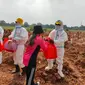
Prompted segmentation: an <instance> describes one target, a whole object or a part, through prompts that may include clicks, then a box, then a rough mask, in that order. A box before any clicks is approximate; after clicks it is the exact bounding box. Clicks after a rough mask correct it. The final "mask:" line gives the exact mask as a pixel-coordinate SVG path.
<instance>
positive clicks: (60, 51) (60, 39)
mask: <svg viewBox="0 0 85 85" xmlns="http://www.w3.org/2000/svg"><path fill="white" fill-rule="evenodd" d="M49 37H50V38H51V39H52V40H53V41H54V43H55V46H56V47H57V49H56V50H57V56H58V57H57V59H56V62H57V64H58V67H57V69H58V74H59V75H60V76H61V77H64V74H63V72H62V69H63V57H64V42H66V41H67V40H68V37H67V33H66V32H65V31H64V29H63V25H62V26H60V27H59V26H58V27H56V25H55V29H54V30H52V31H51V32H50V34H49ZM47 61H48V65H49V69H50V68H52V66H53V60H47Z"/></svg>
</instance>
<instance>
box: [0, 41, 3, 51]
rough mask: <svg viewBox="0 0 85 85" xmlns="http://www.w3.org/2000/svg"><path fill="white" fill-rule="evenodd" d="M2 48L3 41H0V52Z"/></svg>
mask: <svg viewBox="0 0 85 85" xmlns="http://www.w3.org/2000/svg"><path fill="white" fill-rule="evenodd" d="M2 50H3V43H1V42H0V52H1V51H2Z"/></svg>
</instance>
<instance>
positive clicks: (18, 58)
mask: <svg viewBox="0 0 85 85" xmlns="http://www.w3.org/2000/svg"><path fill="white" fill-rule="evenodd" d="M9 38H12V39H13V40H16V41H17V43H18V46H17V50H16V53H15V56H14V64H15V65H19V66H20V67H21V68H23V67H24V64H23V54H24V45H25V43H26V41H27V40H28V32H27V30H26V29H25V28H23V27H21V26H16V27H15V29H14V30H13V32H12V33H11V35H10V36H9Z"/></svg>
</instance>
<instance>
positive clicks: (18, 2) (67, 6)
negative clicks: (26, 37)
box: [0, 0, 85, 26]
mask: <svg viewBox="0 0 85 85" xmlns="http://www.w3.org/2000/svg"><path fill="white" fill-rule="evenodd" d="M17 17H22V18H23V19H24V21H27V22H28V23H29V24H32V23H38V22H41V23H43V24H54V23H55V21H56V20H58V19H61V20H62V21H63V22H64V24H66V25H68V26H76V25H78V26H80V24H81V22H82V24H83V25H85V0H0V20H5V21H6V22H13V21H15V19H16V18H17Z"/></svg>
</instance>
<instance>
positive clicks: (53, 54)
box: [44, 39, 57, 59]
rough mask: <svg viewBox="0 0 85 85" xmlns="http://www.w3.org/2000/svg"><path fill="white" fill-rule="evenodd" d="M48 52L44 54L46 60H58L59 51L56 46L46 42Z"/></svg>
mask: <svg viewBox="0 0 85 85" xmlns="http://www.w3.org/2000/svg"><path fill="white" fill-rule="evenodd" d="M49 40H50V39H49ZM46 45H47V50H46V51H45V52H44V54H45V58H46V59H55V58H57V50H56V47H55V45H54V44H52V43H50V42H49V41H46Z"/></svg>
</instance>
